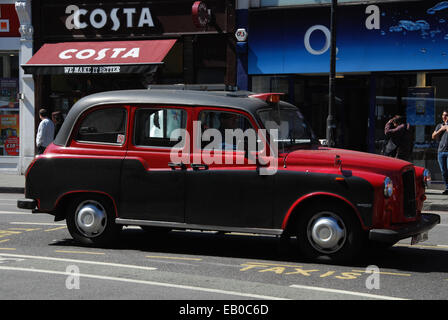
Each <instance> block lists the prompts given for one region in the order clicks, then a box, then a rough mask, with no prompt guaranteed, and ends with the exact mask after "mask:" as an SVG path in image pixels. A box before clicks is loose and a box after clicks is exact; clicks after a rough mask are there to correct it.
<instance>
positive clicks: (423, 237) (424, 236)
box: [411, 232, 428, 245]
mask: <svg viewBox="0 0 448 320" xmlns="http://www.w3.org/2000/svg"><path fill="white" fill-rule="evenodd" d="M426 240H428V232H423V233H419V234H416V235H415V236H412V239H411V245H414V244H417V243H419V242H423V241H426Z"/></svg>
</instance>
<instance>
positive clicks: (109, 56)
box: [22, 39, 176, 74]
mask: <svg viewBox="0 0 448 320" xmlns="http://www.w3.org/2000/svg"><path fill="white" fill-rule="evenodd" d="M175 42H176V40H175V39H169V40H145V41H107V42H62V43H47V44H44V45H43V46H42V48H40V49H39V51H37V52H36V54H35V55H34V56H32V57H31V59H30V60H29V61H28V62H27V63H26V64H24V65H22V68H23V69H24V70H25V73H32V74H111V73H145V72H153V71H155V70H156V68H157V66H158V65H160V64H162V63H163V62H162V61H163V59H164V58H165V56H166V55H167V53H168V52H169V51H170V49H171V48H172V47H173V45H174V43H175Z"/></svg>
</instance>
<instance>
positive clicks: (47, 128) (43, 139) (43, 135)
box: [36, 109, 54, 154]
mask: <svg viewBox="0 0 448 320" xmlns="http://www.w3.org/2000/svg"><path fill="white" fill-rule="evenodd" d="M39 118H40V120H41V122H40V123H39V127H38V129H37V135H36V147H37V154H42V153H44V151H45V149H46V148H47V147H48V145H49V144H50V143H52V142H53V140H54V123H53V121H51V120H50V118H49V115H48V111H47V109H40V110H39Z"/></svg>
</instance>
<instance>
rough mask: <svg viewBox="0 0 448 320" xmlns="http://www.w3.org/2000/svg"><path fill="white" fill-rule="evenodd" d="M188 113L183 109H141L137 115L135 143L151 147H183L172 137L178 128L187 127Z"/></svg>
mask: <svg viewBox="0 0 448 320" xmlns="http://www.w3.org/2000/svg"><path fill="white" fill-rule="evenodd" d="M186 123H187V113H186V111H185V110H182V109H139V110H138V111H137V113H136V116H135V133H134V144H135V145H136V146H149V147H168V148H171V147H173V146H176V147H182V145H179V143H182V142H183V141H185V140H184V139H182V140H181V141H179V140H178V139H177V138H176V139H171V136H172V134H173V133H174V131H175V130H177V129H185V128H186Z"/></svg>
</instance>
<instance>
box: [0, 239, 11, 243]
mask: <svg viewBox="0 0 448 320" xmlns="http://www.w3.org/2000/svg"><path fill="white" fill-rule="evenodd" d="M8 241H9V239H5V240H0V243H3V242H8Z"/></svg>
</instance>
